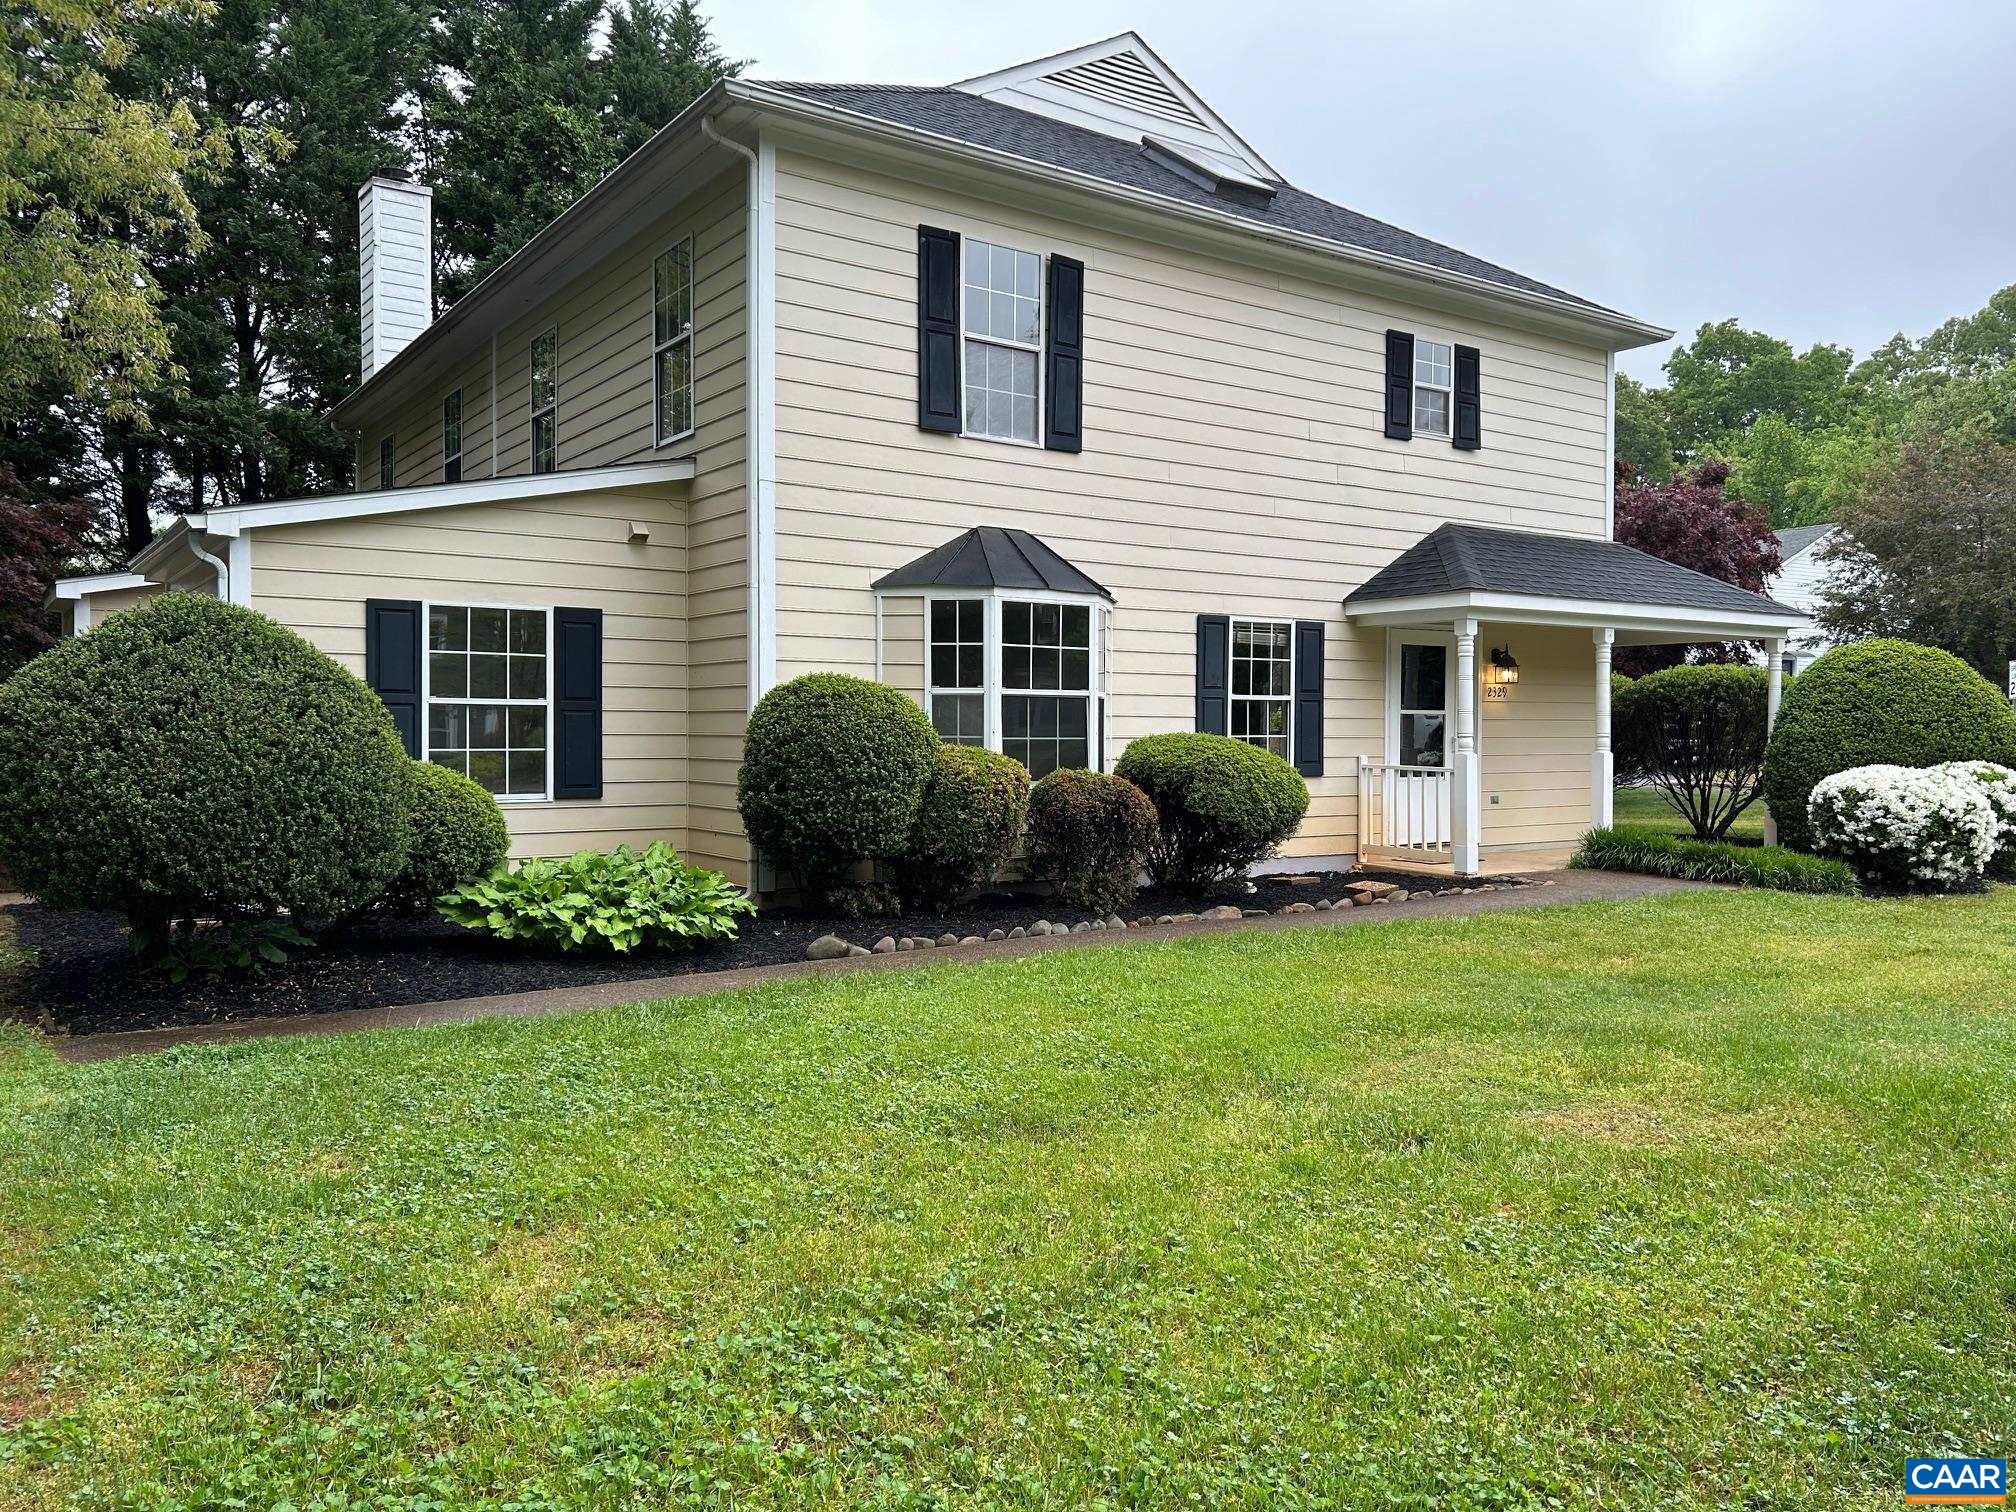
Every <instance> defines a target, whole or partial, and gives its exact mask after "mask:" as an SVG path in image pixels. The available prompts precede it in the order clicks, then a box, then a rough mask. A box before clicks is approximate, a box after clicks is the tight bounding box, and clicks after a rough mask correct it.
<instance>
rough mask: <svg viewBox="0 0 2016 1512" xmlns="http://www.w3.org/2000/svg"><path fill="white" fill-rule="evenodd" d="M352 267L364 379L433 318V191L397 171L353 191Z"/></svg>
mask: <svg viewBox="0 0 2016 1512" xmlns="http://www.w3.org/2000/svg"><path fill="white" fill-rule="evenodd" d="M357 268H358V277H359V284H360V287H359V291H358V292H359V295H360V300H359V307H358V313H359V315H360V316H361V317H362V325H363V337H364V376H365V377H366V378H369V377H370V376H371V375H372V374H373V373H375V372H377V371H378V369H380V368H382V367H383V366H385V364H386V363H388V362H390V361H391V360H392V359H393V358H394V357H397V356H398V355H399V354H400V352H402V351H404V350H405V348H406V346H407V344H408V343H409V342H411V341H412V340H413V338H414V337H415V336H418V335H419V334H420V333H421V332H422V331H424V330H426V329H427V327H428V324H429V323H430V322H431V321H432V320H433V319H434V191H433V190H432V189H430V188H428V187H427V186H426V185H425V184H416V183H414V182H413V180H412V179H410V178H408V177H407V176H406V175H405V174H403V173H400V172H396V171H395V172H392V173H382V174H378V175H376V176H374V177H373V178H371V179H370V180H369V181H368V182H367V183H366V184H365V185H364V187H363V188H362V189H359V190H358V191H357Z"/></svg>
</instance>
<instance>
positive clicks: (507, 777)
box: [420, 603, 553, 802]
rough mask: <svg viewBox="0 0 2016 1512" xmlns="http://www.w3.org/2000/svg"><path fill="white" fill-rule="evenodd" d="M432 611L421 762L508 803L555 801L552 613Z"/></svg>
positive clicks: (454, 607)
mask: <svg viewBox="0 0 2016 1512" xmlns="http://www.w3.org/2000/svg"><path fill="white" fill-rule="evenodd" d="M425 607H426V614H427V660H426V663H425V666H424V669H423V674H422V675H423V678H424V686H423V688H422V690H421V691H422V697H423V698H424V700H425V703H426V708H427V718H426V720H425V723H424V725H423V732H424V737H425V738H424V744H423V745H422V748H421V752H420V755H421V759H422V760H425V761H431V762H433V763H435V765H437V766H445V767H447V768H448V769H449V770H450V771H454V772H460V773H462V774H463V775H464V776H466V777H470V778H473V779H474V780H475V781H476V782H478V783H480V784H481V785H482V786H483V787H484V788H485V789H487V790H488V791H489V792H492V793H494V794H496V795H497V797H498V798H499V799H500V800H502V801H504V802H513V801H515V802H528V801H536V800H539V799H543V798H548V797H550V796H552V792H553V740H552V721H551V719H550V718H549V714H550V710H551V707H552V700H553V658H552V655H551V648H552V645H553V611H552V610H551V609H542V608H537V607H532V606H527V605H523V604H433V603H430V604H428V605H426V606H425Z"/></svg>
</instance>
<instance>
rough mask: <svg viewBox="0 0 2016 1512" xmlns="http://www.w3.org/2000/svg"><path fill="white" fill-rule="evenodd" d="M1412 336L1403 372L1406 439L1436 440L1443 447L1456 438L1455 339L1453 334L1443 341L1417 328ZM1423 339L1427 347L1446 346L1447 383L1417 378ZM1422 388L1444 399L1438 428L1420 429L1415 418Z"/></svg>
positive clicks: (1419, 410) (1419, 376)
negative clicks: (1409, 358)
mask: <svg viewBox="0 0 2016 1512" xmlns="http://www.w3.org/2000/svg"><path fill="white" fill-rule="evenodd" d="M1413 337H1414V354H1413V361H1412V362H1411V363H1410V364H1409V366H1408V371H1407V439H1408V440H1409V441H1439V442H1441V443H1442V444H1443V445H1444V446H1447V445H1448V444H1449V443H1450V442H1451V441H1453V440H1455V439H1456V340H1455V338H1454V337H1453V336H1452V337H1450V338H1448V339H1446V340H1445V339H1444V338H1443V337H1441V336H1439V335H1435V334H1433V333H1430V334H1425V335H1424V334H1423V333H1422V332H1420V331H1415V332H1414V333H1413ZM1424 341H1425V342H1427V343H1428V345H1430V346H1438V347H1446V348H1447V349H1448V352H1449V381H1448V383H1446V384H1441V383H1423V382H1422V381H1421V343H1422V342H1424ZM1422 389H1427V390H1428V391H1429V392H1430V393H1432V394H1440V395H1442V396H1443V397H1444V398H1445V399H1447V400H1448V403H1447V404H1446V405H1445V406H1444V407H1443V410H1442V429H1440V430H1439V431H1431V430H1423V429H1422V428H1421V422H1420V420H1419V419H1418V418H1417V417H1418V416H1419V415H1420V413H1421V407H1420V392H1421V390H1422Z"/></svg>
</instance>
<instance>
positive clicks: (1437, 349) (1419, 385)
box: [1414, 340, 1456, 436]
mask: <svg viewBox="0 0 2016 1512" xmlns="http://www.w3.org/2000/svg"><path fill="white" fill-rule="evenodd" d="M1455 364H1456V349H1455V348H1454V347H1453V346H1451V345H1450V344H1449V343H1448V342H1446V341H1420V340H1416V341H1415V343H1414V429H1416V430H1417V431H1425V432H1426V433H1427V434H1429V435H1431V436H1446V435H1448V434H1449V410H1450V399H1451V395H1450V388H1451V385H1452V384H1453V383H1454V382H1455V371H1456V366H1455Z"/></svg>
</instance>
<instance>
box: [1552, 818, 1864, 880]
mask: <svg viewBox="0 0 2016 1512" xmlns="http://www.w3.org/2000/svg"><path fill="white" fill-rule="evenodd" d="M1568 864H1569V865H1570V866H1573V867H1578V868H1580V869H1582V870H1584V871H1614V872H1636V873H1639V874H1641V875H1643V876H1648V877H1679V878H1681V879H1683V880H1685V881H1689V882H1729V883H1734V884H1735V885H1737V886H1739V887H1768V888H1771V889H1773V890H1775V891H1777V892H1800V893H1854V892H1858V891H1860V889H1859V888H1858V887H1857V885H1856V882H1855V872H1854V869H1853V868H1851V867H1850V866H1848V865H1847V864H1846V863H1845V862H1841V861H1835V860H1832V859H1831V858H1829V857H1826V856H1809V855H1806V854H1804V853H1803V852H1800V851H1793V850H1787V849H1785V848H1784V847H1783V846H1781V845H1729V844H1725V843H1722V842H1718V841H1710V840H1683V839H1681V838H1680V837H1679V836H1677V835H1669V834H1667V833H1666V832H1665V831H1664V830H1655V829H1645V828H1643V827H1641V826H1634V825H1618V826H1616V827H1614V828H1611V829H1594V830H1590V831H1589V832H1588V833H1587V834H1586V835H1584V836H1583V837H1582V844H1581V846H1580V847H1579V848H1578V849H1577V850H1576V852H1575V855H1574V857H1573V858H1572V859H1571V860H1570V861H1569V863H1568Z"/></svg>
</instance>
